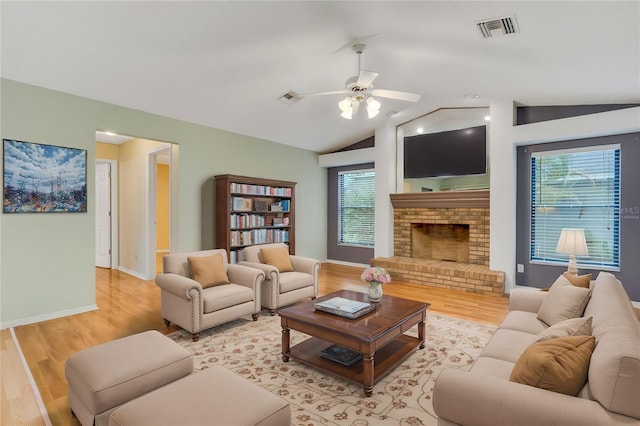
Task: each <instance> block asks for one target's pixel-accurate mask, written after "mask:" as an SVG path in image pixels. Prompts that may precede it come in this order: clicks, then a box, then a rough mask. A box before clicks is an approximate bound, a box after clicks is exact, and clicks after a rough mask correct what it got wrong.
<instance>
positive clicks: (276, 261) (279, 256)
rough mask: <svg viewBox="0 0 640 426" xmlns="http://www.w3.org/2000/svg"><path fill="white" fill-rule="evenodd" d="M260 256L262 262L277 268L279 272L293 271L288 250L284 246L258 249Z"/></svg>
mask: <svg viewBox="0 0 640 426" xmlns="http://www.w3.org/2000/svg"><path fill="white" fill-rule="evenodd" d="M260 257H261V258H262V262H263V263H266V264H267V265H271V266H274V267H276V268H278V271H280V272H291V271H293V265H291V259H290V258H289V250H287V248H286V247H276V248H262V249H260Z"/></svg>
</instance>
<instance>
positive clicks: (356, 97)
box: [297, 43, 421, 120]
mask: <svg viewBox="0 0 640 426" xmlns="http://www.w3.org/2000/svg"><path fill="white" fill-rule="evenodd" d="M365 47H366V46H365V45H364V44H363V43H356V44H354V45H353V51H354V52H356V53H357V54H358V72H359V73H358V75H357V76H353V77H350V78H348V79H347V81H346V83H345V88H344V89H342V90H334V91H330V92H316V93H302V94H298V95H297V96H298V97H304V96H318V95H337V94H346V95H347V96H346V97H345V98H344V99H342V100H341V101H340V102H339V103H338V107H339V108H340V110H341V111H342V113H341V114H340V115H341V116H342V117H344V118H346V119H348V120H351V118H352V117H353V114H355V113H357V112H358V107H359V106H360V103H361V102H364V103H365V104H366V108H367V113H368V116H369V118H373V117H375V116H376V115H378V113H379V112H380V106H381V105H380V102H378V101H377V100H376V99H375V98H374V96H377V97H380V98H388V99H399V100H401V101H408V102H418V101H419V100H420V97H421V95H418V94H416V93H409V92H399V91H397V90H386V89H374V88H373V84H372V83H373V81H374V80H375V79H376V77H378V73H377V72H373V71H367V70H363V69H362V68H360V56H361V55H362V52H363V51H364V48H365Z"/></svg>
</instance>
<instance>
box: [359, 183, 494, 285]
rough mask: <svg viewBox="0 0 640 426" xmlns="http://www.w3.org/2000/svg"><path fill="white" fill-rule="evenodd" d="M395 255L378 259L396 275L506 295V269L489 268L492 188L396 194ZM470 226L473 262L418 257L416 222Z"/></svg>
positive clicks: (379, 262) (392, 198) (393, 200)
mask: <svg viewBox="0 0 640 426" xmlns="http://www.w3.org/2000/svg"><path fill="white" fill-rule="evenodd" d="M391 202H392V204H393V207H394V209H393V217H394V256H393V257H389V258H375V259H372V261H371V264H372V265H373V266H381V267H383V268H385V269H387V270H388V271H389V273H390V274H391V276H392V279H397V280H400V281H408V282H415V283H419V284H424V285H430V286H435V287H442V288H451V289H457V290H463V291H467V292H474V293H483V294H500V295H502V294H503V291H504V272H501V271H491V270H489V191H459V192H428V193H414V194H392V195H391ZM415 223H430V224H451V225H454V224H465V225H469V263H461V262H447V261H440V260H428V259H417V258H415V257H412V254H411V224H415Z"/></svg>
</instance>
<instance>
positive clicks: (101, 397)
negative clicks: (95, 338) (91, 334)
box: [65, 330, 193, 415]
mask: <svg viewBox="0 0 640 426" xmlns="http://www.w3.org/2000/svg"><path fill="white" fill-rule="evenodd" d="M192 370H193V354H192V353H191V352H190V351H188V350H186V349H184V348H183V347H181V346H180V345H179V344H177V343H175V342H174V341H173V340H171V339H169V338H168V337H166V336H163V335H162V334H161V333H159V332H157V331H155V330H153V331H146V332H143V333H138V334H134V335H131V336H127V337H123V338H120V339H117V340H112V341H110V342H107V343H103V344H101V345H97V346H94V347H91V348H88V349H84V350H82V351H80V352H78V353H76V354H74V355H72V356H71V357H69V358H68V359H67V361H66V364H65V377H66V379H67V382H69V388H70V390H71V391H72V392H73V394H74V395H75V396H76V397H77V398H78V399H79V400H80V401H81V402H82V405H83V406H84V409H86V410H88V411H89V412H91V413H93V415H97V414H99V413H101V412H103V411H106V410H108V409H111V408H113V407H115V406H117V405H120V404H122V403H123V402H127V401H129V400H131V399H133V398H136V397H138V396H140V395H142V394H144V393H146V392H149V391H151V390H154V389H156V388H158V387H161V386H163V385H165V384H167V383H171V382H173V381H174V380H177V379H179V378H181V377H184V376H186V375H188V374H190V373H191V372H192ZM71 408H72V409H75V408H74V407H73V406H72V407H71ZM81 410H82V408H80V409H79V411H81Z"/></svg>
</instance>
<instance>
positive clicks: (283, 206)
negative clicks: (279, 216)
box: [271, 200, 291, 212]
mask: <svg viewBox="0 0 640 426" xmlns="http://www.w3.org/2000/svg"><path fill="white" fill-rule="evenodd" d="M290 207H291V201H289V200H280V201H277V202H275V203H272V204H271V211H272V212H288V211H289V208H290Z"/></svg>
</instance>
